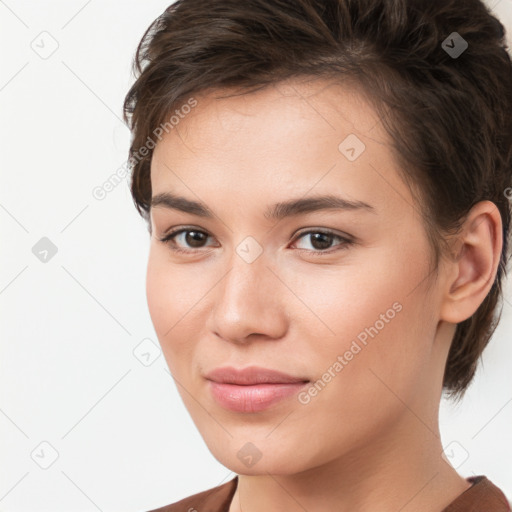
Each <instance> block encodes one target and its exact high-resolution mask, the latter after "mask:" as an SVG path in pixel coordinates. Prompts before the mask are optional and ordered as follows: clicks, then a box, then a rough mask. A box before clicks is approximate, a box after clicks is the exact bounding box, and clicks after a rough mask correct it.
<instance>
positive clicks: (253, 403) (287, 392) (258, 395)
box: [209, 381, 308, 412]
mask: <svg viewBox="0 0 512 512" xmlns="http://www.w3.org/2000/svg"><path fill="white" fill-rule="evenodd" d="M209 383H210V389H211V392H212V395H213V397H214V398H215V400H216V401H217V402H218V403H219V405H221V406H222V407H224V408H226V409H229V410H231V411H235V412H259V411H263V410H265V409H267V408H269V407H270V406H271V405H273V404H275V403H277V402H279V401H281V400H283V399H284V398H288V397H289V396H292V395H295V394H297V393H298V392H299V391H300V390H301V389H302V388H303V387H304V386H307V385H308V382H296V383H287V384H255V385H252V386H238V385H236V384H222V383H220V382H214V381H209Z"/></svg>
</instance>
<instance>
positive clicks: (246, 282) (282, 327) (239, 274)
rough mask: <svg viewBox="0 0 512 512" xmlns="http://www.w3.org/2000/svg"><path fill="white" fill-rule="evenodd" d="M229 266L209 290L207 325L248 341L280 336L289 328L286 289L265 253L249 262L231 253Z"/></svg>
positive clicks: (235, 340)
mask: <svg viewBox="0 0 512 512" xmlns="http://www.w3.org/2000/svg"><path fill="white" fill-rule="evenodd" d="M230 263H231V266H230V268H229V269H228V271H227V273H226V274H225V276H224V277H223V278H222V279H221V281H220V282H219V283H218V285H217V286H216V287H215V288H214V290H212V292H213V295H212V301H213V307H212V311H211V315H210V317H209V323H210V325H209V328H210V331H211V332H214V333H215V334H216V335H217V336H219V337H220V338H222V339H224V340H226V341H230V342H233V343H247V342H249V341H251V340H255V339H259V338H270V339H279V338H281V337H283V336H284V335H285V333H286V331H287V329H288V318H289V314H288V311H287V307H288V305H289V304H290V297H289V291H288V290H287V289H286V287H285V286H284V285H283V284H282V283H281V282H280V280H279V279H278V278H277V277H276V273H278V272H276V270H274V269H271V268H270V267H269V266H268V262H267V260H266V258H265V257H264V255H263V254H262V255H260V256H259V257H258V258H257V259H256V260H255V261H252V262H251V263H249V262H247V261H245V260H244V259H243V258H242V257H240V256H239V255H238V254H234V256H233V258H232V259H231V261H230Z"/></svg>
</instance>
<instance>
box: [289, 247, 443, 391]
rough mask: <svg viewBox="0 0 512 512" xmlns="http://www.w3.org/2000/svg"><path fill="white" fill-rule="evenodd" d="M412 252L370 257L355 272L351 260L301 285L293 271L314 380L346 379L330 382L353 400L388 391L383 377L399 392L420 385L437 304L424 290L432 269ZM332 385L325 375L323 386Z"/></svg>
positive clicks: (302, 343) (302, 339) (302, 342)
mask: <svg viewBox="0 0 512 512" xmlns="http://www.w3.org/2000/svg"><path fill="white" fill-rule="evenodd" d="M420 249H421V247H420ZM372 252H373V253H372ZM410 252H411V251H409V253H403V254H399V253H398V251H396V250H392V249H389V250H388V251H380V252H378V251H369V254H368V257H365V258H364V260H363V259H360V260H359V261H358V263H357V265H356V264H348V260H347V265H346V266H344V267H338V268H337V269H335V270H334V269H333V268H329V269H328V268H327V267H324V268H322V267H318V268H316V269H312V270H311V271H310V272H309V273H307V275H306V274H304V273H302V275H301V276H300V279H298V275H297V273H296V271H294V270H293V269H291V270H289V274H288V275H287V276H285V278H284V279H283V280H285V281H286V282H287V283H292V285H291V286H290V287H291V288H292V289H293V290H294V291H295V293H296V295H297V296H298V297H299V298H300V299H301V301H300V302H299V301H296V303H297V306H294V307H295V308H296V311H295V314H294V315H293V316H294V318H295V319H297V318H298V317H299V316H300V318H301V319H302V320H301V321H300V322H299V325H297V326H296V329H297V330H298V331H300V334H297V335H296V336H295V338H297V342H298V344H299V347H300V348H299V350H298V353H302V355H303V357H305V358H307V359H305V361H306V360H308V361H309V362H310V367H311V368H312V369H314V373H315V376H316V378H322V376H323V375H325V373H326V372H329V371H330V372H331V374H332V373H335V374H336V375H344V377H343V378H339V379H332V380H333V381H334V380H337V381H338V384H337V385H336V384H334V385H333V387H337V386H338V385H341V386H342V387H343V388H344V389H345V390H348V389H350V390H351V393H353V396H354V394H355V395H358V394H359V393H360V392H361V390H364V389H365V388H367V387H368V386H370V388H372V387H373V386H374V385H375V384H376V385H377V386H382V385H383V384H382V383H379V382H378V377H377V376H381V377H382V379H383V380H385V382H387V383H388V384H389V385H390V386H395V387H397V388H400V389H404V388H407V387H408V386H410V385H412V384H413V383H414V381H415V380H417V379H420V378H421V376H422V372H423V371H424V370H426V362H427V360H428V355H429V350H430V344H431V341H432V340H431V339H430V338H431V337H432V325H435V322H433V317H432V316H431V311H432V308H433V306H434V305H433V304H430V303H429V301H428V296H427V294H426V292H425V289H424V286H421V285H420V286H418V285H419V284H420V283H421V282H422V279H424V278H425V276H426V272H427V264H428V262H427V261H426V259H425V257H424V256H423V257H420V256H419V255H418V254H415V255H412V254H411V253H410ZM370 253H372V254H370ZM411 258H414V259H411ZM408 261H415V264H414V265H410V264H407V262H408ZM294 274H295V277H294ZM304 304H305V305H306V306H307V307H306V308H305V307H304ZM340 358H341V360H340ZM372 371H373V372H374V373H372ZM376 375H377V376H376ZM328 379H329V375H325V377H324V379H323V380H328ZM340 381H344V382H340Z"/></svg>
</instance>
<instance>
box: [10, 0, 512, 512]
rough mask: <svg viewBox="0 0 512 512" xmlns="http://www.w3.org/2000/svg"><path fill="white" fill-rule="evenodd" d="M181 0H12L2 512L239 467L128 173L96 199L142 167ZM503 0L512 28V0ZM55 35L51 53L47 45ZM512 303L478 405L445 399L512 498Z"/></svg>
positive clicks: (137, 501) (446, 432)
mask: <svg viewBox="0 0 512 512" xmlns="http://www.w3.org/2000/svg"><path fill="white" fill-rule="evenodd" d="M169 3H170V2H168V1H163V0H154V1H152V2H142V1H138V2H136V1H134V0H130V1H126V0H125V1H123V2H121V1H119V0H104V1H102V2H100V1H99V0H89V1H86V0H72V1H70V0H67V1H63V0H61V1H57V0H55V1H48V0H46V1H37V2H36V1H32V2H30V1H28V0H7V1H6V2H3V1H0V48H1V71H0V112H1V115H0V141H1V164H0V169H1V173H2V187H1V189H0V226H1V240H2V253H1V254H2V259H1V264H0V310H1V315H2V316H1V318H2V323H1V354H0V378H1V383H0V393H1V395H0V449H1V452H0V461H1V462H0V511H13V512H25V511H52V512H75V511H76V512H78V511H84V512H85V511H96V510H100V511H104V512H107V511H121V510H122V511H125V512H142V511H146V510H149V509H151V508H156V507H157V506H162V505H164V504H167V503H171V502H174V501H177V500H178V499H181V498H183V497H185V496H188V495H190V494H193V493H196V492H199V491H201V490H205V489H207V488H210V487H213V486H216V485H219V484H220V483H222V482H225V481H227V480H229V479H231V478H233V477H234V476H235V474H234V473H232V472H231V471H230V470H228V469H227V468H225V467H223V466H222V465H221V464H220V463H218V462H217V461H216V460H215V459H214V458H213V456H212V455H211V454H210V452H209V451H208V449H207V447H206V445H205V444H204V442H203V440H202V438H201V436H200V435H199V433H198V431H197V430H196V428H195V426H194V424H193V423H192V421H191V419H190V417H189V415H188V413H187V411H186V409H185V408H184V406H183V404H182V402H181V399H180V397H179V395H178V392H177V389H176V386H175V384H174V381H173V380H172V378H171V377H170V374H169V372H168V370H167V366H166V364H165V361H164V358H163V356H162V355H161V354H160V355H159V348H158V341H157V338H156V335H155V333H154V330H153V327H152V324H151V320H150V317H149V313H148V311H147V304H146V296H145V271H146V260H147V255H148V233H147V231H146V227H145V223H144V222H143V221H142V219H141V218H140V217H139V216H138V214H137V212H136V210H135V208H134V206H133V203H132V199H131V196H130V193H129V189H128V180H126V179H125V180H123V181H121V183H120V184H119V185H117V187H115V189H114V190H112V191H111V192H110V193H108V194H107V196H106V197H105V198H104V199H103V200H98V199H96V198H95V197H93V194H92V191H93V189H94V188H95V187H97V186H101V185H102V184H103V183H104V182H105V181H107V180H108V179H109V177H110V176H111V175H112V174H113V173H115V171H116V170H117V169H119V168H120V167H122V166H123V165H124V163H125V162H126V159H127V154H128V153H127V152H128V145H129V139H130V134H129V131H128V129H127V127H126V126H125V125H124V123H123V122H122V118H121V113H122V110H121V106H122V101H123V99H124V95H125V94H126V92H127V91H128V88H129V86H130V85H131V83H132V82H133V77H132V75H131V62H132V57H133V54H134V51H135V48H136V45H137V43H138V42H139V40H140V37H141V36H142V34H143V32H144V30H145V29H146V28H147V26H148V25H149V24H150V22H151V21H153V19H154V18H155V17H156V16H158V15H159V14H160V13H161V12H162V11H163V10H164V9H165V7H167V5H168V4H169ZM493 4H494V5H495V11H496V12H497V13H498V15H499V17H500V18H501V20H502V21H503V22H504V24H506V26H507V27H508V29H509V30H510V31H511V32H512V2H511V0H501V1H497V0H493ZM41 32H46V33H45V34H42V35H41ZM42 38H43V39H42ZM41 41H42V42H41ZM52 45H54V46H56V45H58V48H57V49H56V51H55V52H54V53H53V54H52V55H51V56H48V58H41V56H40V55H39V54H38V53H36V51H35V48H39V52H43V53H44V51H49V50H51V49H52ZM43 237H47V238H48V239H49V240H51V242H52V243H53V244H54V245H55V246H56V248H57V253H56V254H55V255H54V256H53V257H52V258H51V259H49V261H47V262H46V263H43V262H41V261H40V260H39V259H38V258H37V257H36V256H35V255H34V254H33V252H32V248H33V247H34V246H35V244H36V243H38V242H39V241H40V239H41V238H43ZM506 300H507V301H506V302H505V304H504V308H503V315H502V320H501V324H500V326H499V328H498V330H497V331H496V334H495V335H494V337H493V339H492V341H491V343H490V345H489V347H488V348H487V350H486V352H485V356H484V358H483V365H482V366H481V367H480V370H479V371H478V375H477V378H476V381H475V382H474V384H473V385H472V386H471V388H470V390H469V391H468V393H467V395H466V398H465V399H464V401H463V403H462V404H461V405H459V406H458V407H453V406H451V405H449V404H448V403H446V402H443V404H442V414H441V428H442V438H443V445H444V446H448V445H450V443H453V444H451V445H450V447H449V451H450V454H451V457H452V460H453V463H454V465H455V464H457V465H458V464H460V466H458V468H457V469H458V471H459V472H460V473H461V474H462V475H463V476H471V475H474V474H478V475H479V474H485V475H487V477H488V478H490V479H491V480H492V481H493V482H494V483H495V484H497V485H498V486H500V487H501V488H502V489H503V490H504V491H505V493H506V494H508V497H509V499H510V498H512V463H511V461H512V439H511V433H512V428H511V427H512V343H511V334H512V290H511V288H510V286H508V288H507V296H506ZM148 339H149V340H151V341H148ZM143 340H146V341H145V342H144V344H143V345H142V346H141V347H139V351H141V352H147V350H148V348H149V347H153V348H152V349H151V353H152V356H151V357H152V358H153V357H157V356H158V357H157V358H156V359H155V360H154V362H153V363H152V364H150V365H149V366H145V365H144V364H142V363H141V362H140V360H139V359H138V358H137V357H135V355H134V350H135V352H136V353H137V349H136V347H137V346H138V345H139V344H140V343H141V342H142V341H143ZM148 344H149V345H148ZM41 443H44V444H41ZM48 443H49V444H48ZM49 445H51V447H50V446H49ZM52 447H53V448H52ZM53 450H55V452H56V453H57V454H58V457H57V459H56V460H55V461H54V462H53V463H52V464H51V462H52V454H53ZM466 457H467V458H466ZM464 459H465V460H464ZM50 464H51V465H50ZM44 465H49V467H47V469H44V468H43V467H41V466H44Z"/></svg>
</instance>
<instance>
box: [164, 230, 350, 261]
mask: <svg viewBox="0 0 512 512" xmlns="http://www.w3.org/2000/svg"><path fill="white" fill-rule="evenodd" d="M187 231H195V232H197V233H202V234H204V235H208V233H206V232H205V231H201V230H199V229H196V228H191V227H188V228H179V229H177V230H174V231H171V232H170V233H167V234H166V235H164V236H163V237H162V238H159V240H160V242H163V243H165V244H166V245H168V246H169V248H170V249H171V250H172V251H174V252H176V253H182V254H183V253H184V254H195V253H197V252H201V251H202V250H203V249H202V248H201V249H182V248H181V247H177V246H176V245H175V244H176V242H175V241H174V238H176V236H178V235H179V234H180V233H184V232H187ZM311 234H322V235H330V236H333V237H334V238H338V239H339V240H341V241H342V243H341V244H340V245H339V246H338V248H337V249H334V250H325V251H321V250H316V251H312V250H309V249H297V250H298V251H299V252H300V253H301V254H302V253H308V254H310V255H314V256H325V255H329V254H332V253H335V252H338V251H342V250H345V249H348V247H349V246H350V245H353V244H354V241H353V240H351V239H349V238H346V237H343V236H341V235H338V234H336V233H334V232H333V231H330V230H325V229H317V230H310V231H303V232H301V233H299V234H298V235H297V236H296V237H295V238H294V239H293V242H295V241H297V240H299V239H300V238H302V237H303V236H305V235H311Z"/></svg>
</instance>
